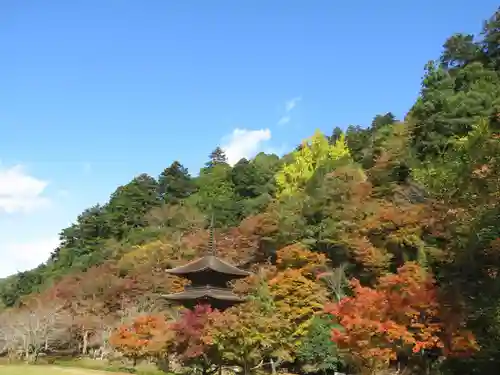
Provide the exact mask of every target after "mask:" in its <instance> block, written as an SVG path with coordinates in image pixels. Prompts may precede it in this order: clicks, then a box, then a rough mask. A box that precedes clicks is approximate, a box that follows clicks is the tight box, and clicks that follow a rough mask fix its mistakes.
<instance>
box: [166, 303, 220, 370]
mask: <svg viewBox="0 0 500 375" xmlns="http://www.w3.org/2000/svg"><path fill="white" fill-rule="evenodd" d="M216 315H218V312H217V311H214V310H212V308H211V307H210V306H208V305H197V306H195V308H194V309H193V310H187V309H186V310H183V311H182V313H181V316H180V318H179V319H178V320H177V321H176V322H174V323H173V324H172V325H171V326H170V329H171V330H172V332H173V333H174V337H175V340H174V342H173V344H172V346H171V350H173V351H175V353H177V354H178V355H179V358H180V359H181V360H182V361H183V362H184V363H185V364H188V365H190V366H193V367H195V368H199V369H201V371H202V373H203V375H206V374H209V373H212V372H213V367H214V366H215V367H220V355H219V352H218V351H217V348H216V347H215V345H214V344H213V339H212V337H211V335H210V330H209V323H210V321H212V320H214V319H216V318H214V317H215V316H216Z"/></svg>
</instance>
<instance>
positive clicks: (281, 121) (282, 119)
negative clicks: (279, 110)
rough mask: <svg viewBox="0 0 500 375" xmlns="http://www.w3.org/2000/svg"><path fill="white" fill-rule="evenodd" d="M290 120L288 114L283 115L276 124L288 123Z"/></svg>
mask: <svg viewBox="0 0 500 375" xmlns="http://www.w3.org/2000/svg"><path fill="white" fill-rule="evenodd" d="M290 120H291V118H290V116H283V117H282V118H280V119H279V121H278V125H285V124H288V123H289V122H290Z"/></svg>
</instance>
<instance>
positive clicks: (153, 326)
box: [109, 315, 173, 363]
mask: <svg viewBox="0 0 500 375" xmlns="http://www.w3.org/2000/svg"><path fill="white" fill-rule="evenodd" d="M172 334H173V332H172V330H171V329H170V327H169V324H168V322H167V321H166V320H165V317H164V316H162V315H142V316H139V317H138V318H136V319H135V320H134V321H133V322H132V323H131V324H130V325H126V324H125V325H122V326H120V327H119V328H118V329H117V330H116V331H115V332H114V333H113V334H112V335H111V337H110V339H109V341H110V343H111V345H113V346H114V347H115V348H116V349H117V350H118V351H120V352H121V353H122V354H123V355H124V356H125V357H128V358H131V359H133V361H134V363H136V362H137V360H138V359H140V358H144V357H148V356H150V357H158V356H159V355H161V353H164V351H165V349H166V346H167V344H168V343H169V342H170V341H171V340H172V338H173V337H172Z"/></svg>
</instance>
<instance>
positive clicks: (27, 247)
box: [0, 236, 59, 278]
mask: <svg viewBox="0 0 500 375" xmlns="http://www.w3.org/2000/svg"><path fill="white" fill-rule="evenodd" d="M57 246H59V237H58V236H56V237H49V238H41V239H34V240H30V241H26V242H7V243H0V254H2V255H3V256H2V262H1V263H0V278H1V277H6V276H10V275H13V274H14V273H16V272H19V271H21V272H22V271H26V270H30V269H32V268H35V267H37V266H38V265H40V264H42V263H44V262H45V261H47V259H48V258H49V255H50V253H51V252H52V251H53V250H54V249H55V248H56V247H57Z"/></svg>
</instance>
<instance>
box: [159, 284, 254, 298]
mask: <svg viewBox="0 0 500 375" xmlns="http://www.w3.org/2000/svg"><path fill="white" fill-rule="evenodd" d="M163 297H164V298H166V299H169V300H176V301H186V300H188V301H189V300H197V299H214V300H218V301H228V302H244V301H245V299H244V298H241V297H239V296H237V295H236V294H234V293H233V292H231V290H228V289H223V288H216V287H211V286H202V287H188V288H187V289H186V290H184V291H182V292H179V293H174V294H167V295H164V296H163Z"/></svg>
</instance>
